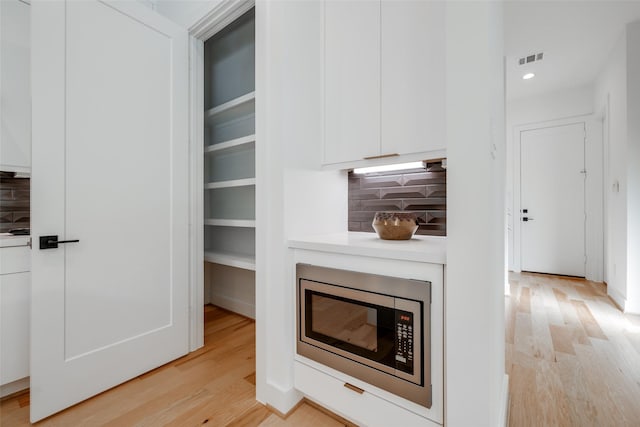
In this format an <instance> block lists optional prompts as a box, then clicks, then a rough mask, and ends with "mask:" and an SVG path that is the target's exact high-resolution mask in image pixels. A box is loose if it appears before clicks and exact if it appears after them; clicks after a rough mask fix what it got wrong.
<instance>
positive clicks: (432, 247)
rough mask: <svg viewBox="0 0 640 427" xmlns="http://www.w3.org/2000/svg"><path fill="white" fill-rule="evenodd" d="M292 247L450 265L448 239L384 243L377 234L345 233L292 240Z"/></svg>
mask: <svg viewBox="0 0 640 427" xmlns="http://www.w3.org/2000/svg"><path fill="white" fill-rule="evenodd" d="M289 247H291V248H296V249H309V250H315V251H321V252H332V253H341V254H348V255H361V256H369V257H376V258H387V259H399V260H405V261H418V262H428V263H433V264H446V263H447V238H446V237H435V236H414V237H413V238H412V239H411V240H381V239H379V238H378V235H377V234H376V233H360V232H354V231H348V232H347V231H345V232H342V233H334V234H321V235H316V236H303V237H300V238H294V239H290V240H289Z"/></svg>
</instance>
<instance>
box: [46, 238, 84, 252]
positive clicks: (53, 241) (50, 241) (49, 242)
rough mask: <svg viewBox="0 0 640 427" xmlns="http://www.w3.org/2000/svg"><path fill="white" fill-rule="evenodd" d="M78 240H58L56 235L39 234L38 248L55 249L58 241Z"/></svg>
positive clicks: (69, 241) (73, 241)
mask: <svg viewBox="0 0 640 427" xmlns="http://www.w3.org/2000/svg"><path fill="white" fill-rule="evenodd" d="M79 241H80V240H58V236H40V249H57V248H58V245H59V244H60V243H78V242H79Z"/></svg>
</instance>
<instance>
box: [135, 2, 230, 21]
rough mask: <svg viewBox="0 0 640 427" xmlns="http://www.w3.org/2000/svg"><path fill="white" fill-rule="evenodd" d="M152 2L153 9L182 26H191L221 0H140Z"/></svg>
mask: <svg viewBox="0 0 640 427" xmlns="http://www.w3.org/2000/svg"><path fill="white" fill-rule="evenodd" d="M140 1H143V2H149V3H153V6H154V7H155V10H156V11H157V12H159V13H161V14H162V15H165V16H166V17H168V18H169V19H171V20H172V21H173V22H175V23H177V24H179V25H181V26H182V27H184V28H191V27H192V26H193V25H195V24H196V23H197V22H198V21H199V20H200V19H201V18H203V17H204V16H205V15H207V14H208V13H209V12H210V11H212V10H213V9H214V8H215V7H216V6H218V5H219V4H220V3H222V0H140Z"/></svg>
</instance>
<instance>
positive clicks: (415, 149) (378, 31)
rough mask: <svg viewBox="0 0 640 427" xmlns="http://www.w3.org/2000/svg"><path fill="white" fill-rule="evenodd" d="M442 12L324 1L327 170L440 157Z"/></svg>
mask: <svg viewBox="0 0 640 427" xmlns="http://www.w3.org/2000/svg"><path fill="white" fill-rule="evenodd" d="M445 7H446V5H445V3H444V2H431V1H409V0H382V1H380V0H378V1H347V2H336V1H327V2H325V135H324V140H325V157H324V164H325V165H339V166H340V167H344V168H346V167H353V166H361V165H366V164H368V163H371V162H372V160H373V159H372V158H377V157H380V158H386V157H391V158H393V157H396V156H399V157H398V158H397V161H398V162H400V161H403V160H417V159H420V158H421V156H422V157H423V158H424V159H428V158H436V157H442V156H444V149H445V125H446V124H445V54H446V52H445V48H446V47H445V13H446V11H445ZM378 162H380V161H378Z"/></svg>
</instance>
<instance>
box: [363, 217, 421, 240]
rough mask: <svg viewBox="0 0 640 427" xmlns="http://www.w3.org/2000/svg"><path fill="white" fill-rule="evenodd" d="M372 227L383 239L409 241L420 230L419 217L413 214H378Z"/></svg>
mask: <svg viewBox="0 0 640 427" xmlns="http://www.w3.org/2000/svg"><path fill="white" fill-rule="evenodd" d="M371 225H372V226H373V229H374V230H376V233H378V237H380V238H381V239H384V240H409V239H411V238H412V237H413V235H414V234H415V232H416V230H417V229H418V217H417V215H416V214H415V213H413V212H376V214H375V216H374V217H373V222H372V223H371Z"/></svg>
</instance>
